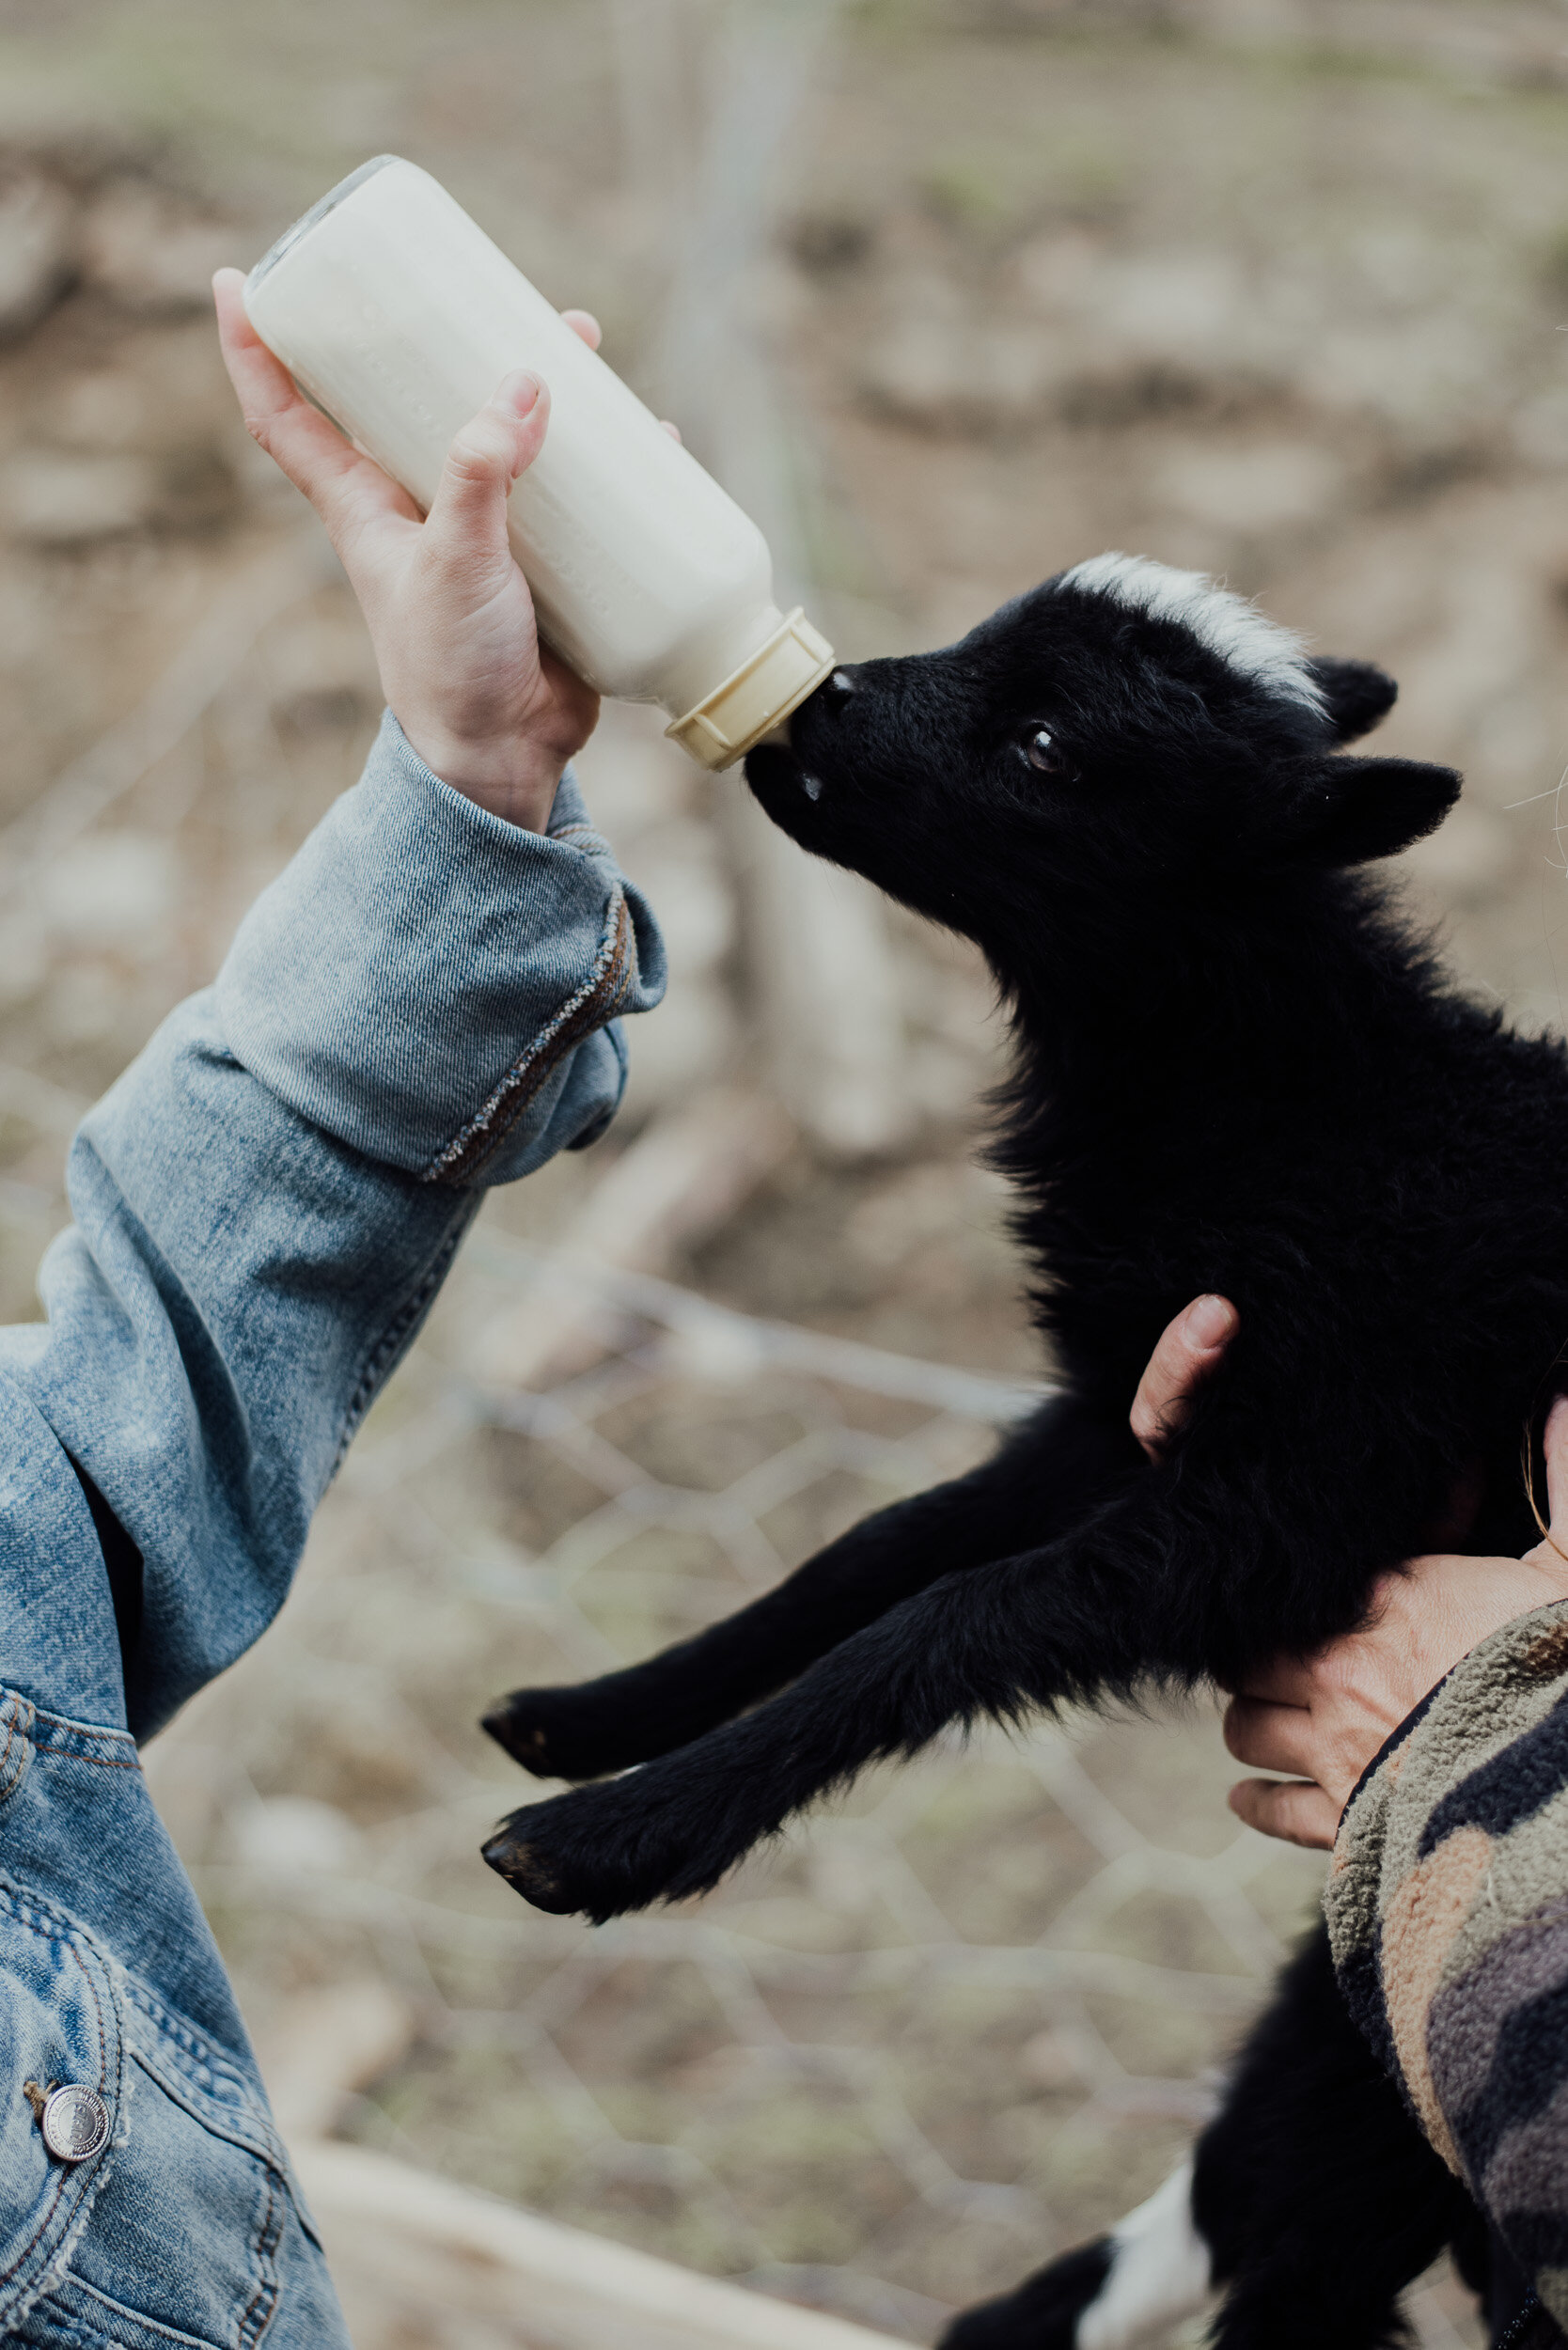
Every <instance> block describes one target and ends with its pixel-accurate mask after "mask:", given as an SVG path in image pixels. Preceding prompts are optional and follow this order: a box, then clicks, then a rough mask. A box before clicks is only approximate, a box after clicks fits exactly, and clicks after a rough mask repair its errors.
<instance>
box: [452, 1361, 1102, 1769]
mask: <svg viewBox="0 0 1568 2350" xmlns="http://www.w3.org/2000/svg"><path fill="white" fill-rule="evenodd" d="M1141 1467H1142V1460H1141V1456H1140V1454H1139V1453H1138V1450H1137V1446H1136V1445H1135V1444H1134V1443H1133V1440H1132V1436H1131V1434H1130V1433H1129V1431H1128V1428H1127V1425H1126V1422H1125V1420H1124V1419H1123V1418H1121V1415H1120V1414H1117V1415H1106V1414H1105V1413H1100V1412H1096V1411H1093V1410H1091V1409H1090V1406H1089V1405H1087V1404H1085V1403H1081V1402H1078V1400H1077V1399H1076V1398H1075V1397H1072V1396H1058V1397H1054V1398H1053V1399H1052V1400H1051V1402H1048V1403H1046V1404H1044V1405H1043V1407H1042V1408H1041V1409H1040V1410H1039V1411H1037V1412H1035V1413H1033V1414H1032V1415H1031V1416H1030V1418H1028V1419H1027V1420H1026V1421H1025V1422H1024V1424H1023V1425H1022V1426H1021V1427H1019V1428H1017V1429H1015V1430H1013V1432H1012V1433H1011V1435H1010V1436H1009V1437H1008V1439H1007V1441H1006V1442H1005V1443H1004V1444H1003V1445H1002V1446H1001V1447H1000V1448H999V1449H998V1450H997V1451H996V1453H995V1454H994V1455H993V1457H992V1458H991V1459H990V1460H989V1461H986V1462H983V1463H982V1464H981V1465H980V1467H978V1468H975V1469H971V1470H970V1471H969V1473H968V1474H967V1475H966V1476H964V1477H958V1478H954V1479H952V1480H950V1481H949V1482H948V1483H946V1484H943V1485H936V1486H933V1488H932V1489H931V1491H930V1492H929V1493H923V1494H915V1495H912V1496H910V1497H909V1499H907V1500H905V1501H896V1502H894V1503H893V1504H892V1505H891V1506H890V1507H889V1508H887V1509H886V1510H878V1511H877V1512H874V1513H873V1515H871V1516H870V1517H869V1518H863V1519H862V1520H861V1521H860V1524H859V1525H858V1526H852V1527H851V1528H850V1529H849V1531H848V1532H847V1533H845V1534H841V1535H840V1536H839V1539H838V1540H837V1541H836V1542H832V1543H828V1544H827V1545H826V1547H825V1548H824V1549H823V1550H820V1551H819V1552H818V1553H817V1554H816V1556H815V1558H812V1559H808V1560H807V1561H806V1563H805V1564H804V1566H801V1567H797V1568H796V1570H795V1572H794V1573H793V1574H792V1575H789V1576H787V1577H786V1578H785V1580H784V1581H783V1582H782V1583H780V1584H778V1585H777V1586H776V1588H775V1589H774V1590H771V1591H764V1592H763V1593H762V1595H761V1596H760V1598H759V1599H755V1600H753V1601H752V1602H751V1604H750V1606H746V1607H742V1608H740V1609H738V1610H737V1612H736V1613H735V1614H734V1615H732V1616H728V1617H726V1618H725V1620H724V1622H722V1623H715V1624H710V1625H709V1626H708V1627H707V1629H706V1630H704V1631H702V1632H699V1633H698V1634H697V1635H696V1637H694V1638H692V1639H689V1640H682V1641H681V1642H679V1643H678V1644H677V1645H676V1646H675V1647H673V1648H668V1649H666V1650H665V1651H664V1652H663V1653H662V1654H660V1655H657V1656H651V1657H648V1658H647V1659H646V1660H645V1661H644V1662H643V1663H641V1664H638V1665H630V1666H628V1667H626V1669H624V1670H623V1671H620V1672H613V1673H605V1674H604V1676H603V1677H602V1678H601V1679H599V1680H597V1681H587V1682H582V1683H578V1684H569V1685H567V1686H565V1687H561V1688H543V1689H517V1690H514V1691H513V1693H512V1694H511V1696H510V1697H508V1698H502V1699H500V1700H497V1702H496V1703H495V1705H494V1706H493V1707H492V1709H491V1711H490V1712H489V1713H488V1714H487V1715H486V1716H485V1717H484V1727H485V1729H486V1730H487V1731H489V1732H490V1734H491V1736H492V1737H493V1738H494V1740H495V1741H496V1742H497V1744H498V1745H500V1746H503V1747H505V1748H506V1750H507V1752H508V1753H509V1754H510V1755H511V1756H512V1757H513V1758H514V1759H515V1760H516V1761H517V1762H519V1763H522V1765H523V1767H524V1769H525V1770H526V1771H531V1772H532V1773H533V1774H534V1776H535V1777H536V1778H601V1777H602V1776H604V1774H605V1773H606V1772H609V1771H622V1770H625V1769H626V1768H627V1767H628V1765H630V1764H631V1763H646V1762H648V1761H650V1760H651V1758H652V1757H653V1756H655V1755H661V1754H669V1753H672V1752H673V1751H674V1749H675V1748H676V1747H684V1746H688V1745H689V1744H690V1743H691V1741H692V1740H693V1739H694V1738H699V1737H701V1736H702V1734H703V1732H704V1731H709V1730H713V1729H714V1728H716V1727H717V1725H718V1724H719V1723H720V1722H727V1721H729V1720H731V1719H732V1718H733V1716H735V1715H737V1714H739V1713H740V1712H741V1711H742V1710H743V1709H744V1708H745V1706H748V1705H755V1704H756V1703H757V1702H758V1700H760V1699H761V1698H766V1697H771V1696H772V1695H773V1693H774V1691H775V1690H776V1689H781V1688H782V1687H783V1686H784V1684H786V1682H789V1681H792V1680H793V1679H794V1677H795V1675H796V1674H797V1673H801V1672H804V1671H805V1670H806V1669H807V1667H808V1665H811V1664H813V1663H814V1662H815V1661H816V1659H817V1658H818V1657H819V1656H822V1655H824V1654H825V1653H826V1652H827V1651H828V1650H829V1649H832V1648H836V1647H837V1646H838V1644H839V1641H840V1640H845V1639H848V1638H850V1637H852V1636H853V1635H854V1634H855V1633H857V1632H859V1631H862V1630H863V1629H864V1627H865V1626H866V1625H867V1624H869V1623H873V1622H875V1621H876V1620H877V1618H878V1617H879V1616H882V1615H884V1614H885V1613H886V1610H887V1609H888V1608H889V1607H891V1606H895V1605H896V1604H897V1603H898V1602H899V1601H900V1600H903V1599H908V1598H910V1597H911V1596H912V1595H913V1594H914V1593H916V1592H917V1591H920V1590H925V1589H926V1588H927V1587H928V1586H929V1585H930V1584H932V1583H933V1582H935V1581H936V1580H937V1578H938V1577H939V1576H941V1575H949V1574H951V1573H952V1572H954V1571H955V1570H956V1569H959V1568H971V1567H976V1566H982V1565H984V1564H985V1562H986V1561H987V1560H988V1559H1005V1558H1008V1557H1010V1556H1011V1554H1012V1553H1014V1552H1017V1551H1022V1550H1026V1549H1028V1548H1033V1547H1038V1546H1039V1545H1040V1544H1041V1543H1047V1542H1050V1541H1053V1540H1054V1539H1055V1538H1056V1537H1057V1536H1058V1535H1059V1534H1062V1533H1065V1532H1066V1531H1067V1529H1068V1528H1070V1527H1072V1526H1074V1525H1076V1524H1077V1523H1078V1521H1079V1520H1080V1519H1081V1518H1083V1517H1084V1516H1085V1515H1086V1514H1087V1513H1088V1512H1090V1510H1092V1509H1093V1508H1094V1507H1095V1506H1096V1505H1097V1504H1098V1503H1100V1502H1102V1501H1105V1500H1106V1499H1108V1498H1109V1497H1110V1496H1112V1495H1113V1494H1115V1493H1117V1492H1119V1491H1121V1489H1122V1488H1123V1487H1124V1486H1125V1485H1126V1483H1127V1481H1129V1479H1130V1478H1133V1477H1136V1476H1137V1474H1138V1473H1139V1470H1140V1469H1141Z"/></svg>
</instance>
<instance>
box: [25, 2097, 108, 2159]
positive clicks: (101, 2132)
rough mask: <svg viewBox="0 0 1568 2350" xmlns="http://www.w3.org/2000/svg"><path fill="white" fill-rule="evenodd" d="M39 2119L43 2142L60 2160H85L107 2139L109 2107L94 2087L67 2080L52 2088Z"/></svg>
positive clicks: (106, 2141) (99, 2148) (100, 2147)
mask: <svg viewBox="0 0 1568 2350" xmlns="http://www.w3.org/2000/svg"><path fill="white" fill-rule="evenodd" d="M39 2126H40V2127H41V2129H42V2131H43V2142H44V2144H45V2145H46V2146H47V2147H48V2149H49V2151H50V2153H51V2154H53V2155H54V2156H55V2159H56V2160H57V2161H59V2162H86V2161H88V2160H89V2159H90V2157H91V2156H92V2155H94V2154H98V2153H100V2152H101V2151H102V2148H103V2147H104V2146H106V2145H107V2144H108V2142H109V2108H108V2107H107V2106H106V2105H105V2104H104V2102H103V2100H102V2097H101V2096H100V2095H99V2093H98V2092H97V2090H96V2089H83V2088H80V2087H77V2086H75V2085H73V2084H72V2083H71V2082H67V2084H66V2085H65V2087H64V2088H61V2089H55V2090H52V2091H51V2092H50V2094H49V2095H48V2096H47V2097H46V2098H45V2099H44V2105H43V2111H42V2113H41V2114H40V2115H39Z"/></svg>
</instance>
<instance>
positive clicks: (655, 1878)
mask: <svg viewBox="0 0 1568 2350" xmlns="http://www.w3.org/2000/svg"><path fill="white" fill-rule="evenodd" d="M638 1776H639V1777H640V1774H639V1775H638ZM635 1788H636V1781H635V1779H634V1780H628V1781H625V1782H622V1781H620V1780H619V1779H618V1780H615V1781H613V1782H612V1783H611V1784H610V1785H609V1786H606V1787H574V1788H573V1789H572V1793H571V1794H567V1795H553V1796H552V1797H551V1798H550V1800H549V1801H548V1802H547V1803H531V1804H528V1805H527V1806H525V1809H524V1810H521V1811H514V1812H513V1813H512V1814H511V1817H510V1819H507V1820H503V1821H502V1823H501V1825H500V1826H499V1827H498V1828H497V1829H496V1831H495V1833H494V1836H493V1837H492V1838H491V1839H490V1841H489V1842H488V1843H487V1844H486V1845H485V1847H484V1857H485V1859H486V1860H487V1861H488V1862H489V1863H490V1866H491V1867H492V1868H493V1869H494V1871H495V1872H496V1873H497V1875H499V1876H504V1877H505V1878H506V1880H507V1883H508V1884H509V1885H510V1886H512V1887H514V1888H515V1889H516V1890H517V1891H518V1892H519V1893H521V1894H522V1896H523V1899H524V1900H525V1902H531V1903H532V1904H533V1906H534V1907H535V1908H536V1909H545V1910H548V1911H550V1912H551V1914H552V1915H553V1916H555V1917H566V1916H569V1915H570V1914H572V1912H573V1911H576V1912H580V1913H581V1915H582V1916H583V1917H585V1918H590V1919H592V1920H593V1922H594V1924H595V1925H603V1924H604V1920H605V1919H607V1918H619V1917H620V1916H621V1914H622V1913H623V1912H624V1911H626V1910H628V1909H646V1908H647V1906H648V1904H649V1903H650V1902H656V1901H658V1900H659V1899H660V1897H661V1895H663V1894H664V1893H665V1892H666V1890H667V1888H668V1881H669V1875H670V1873H671V1871H672V1869H673V1867H674V1865H675V1863H674V1856H673V1855H668V1854H665V1853H664V1852H663V1851H662V1848H661V1843H660V1840H659V1838H658V1835H657V1829H656V1825H655V1823H653V1822H652V1821H651V1820H650V1819H648V1818H646V1817H642V1818H639V1816H638V1814H637V1810H636V1801H637V1794H640V1793H641V1790H640V1788H638V1789H636V1793H635V1794H634V1792H633V1791H634V1789H635Z"/></svg>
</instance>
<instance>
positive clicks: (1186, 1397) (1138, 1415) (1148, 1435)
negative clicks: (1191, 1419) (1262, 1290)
mask: <svg viewBox="0 0 1568 2350" xmlns="http://www.w3.org/2000/svg"><path fill="white" fill-rule="evenodd" d="M1239 1327H1240V1316H1239V1315H1238V1314H1237V1312H1236V1309H1235V1308H1234V1306H1232V1305H1231V1301H1230V1299H1229V1298H1226V1297H1195V1298H1194V1299H1193V1301H1192V1304H1191V1305H1190V1306H1187V1307H1185V1308H1184V1309H1183V1311H1182V1312H1181V1313H1179V1314H1178V1315H1177V1316H1176V1319H1175V1321H1174V1322H1172V1323H1170V1324H1168V1325H1167V1328H1166V1331H1165V1334H1164V1336H1163V1337H1162V1338H1161V1340H1160V1342H1159V1344H1158V1345H1157V1346H1156V1347H1155V1349H1154V1352H1153V1354H1152V1355H1151V1356H1150V1358H1149V1367H1148V1369H1147V1370H1146V1371H1145V1372H1144V1374H1143V1376H1142V1378H1141V1379H1140V1380H1139V1381H1138V1383H1137V1395H1136V1396H1135V1397H1134V1398H1133V1410H1132V1425H1133V1434H1134V1435H1135V1436H1136V1437H1137V1440H1138V1442H1139V1444H1140V1445H1141V1446H1142V1447H1143V1449H1144V1450H1145V1452H1147V1453H1148V1455H1149V1458H1150V1459H1151V1460H1152V1461H1157V1460H1158V1459H1159V1457H1160V1452H1161V1449H1162V1448H1163V1447H1164V1445H1165V1442H1166V1439H1167V1437H1168V1435H1170V1434H1171V1433H1172V1431H1173V1430H1175V1429H1177V1428H1179V1427H1180V1426H1181V1424H1182V1421H1183V1420H1184V1418H1185V1417H1186V1412H1187V1407H1188V1405H1189V1404H1190V1403H1191V1401H1192V1396H1193V1391H1194V1389H1195V1388H1196V1387H1200V1385H1201V1383H1202V1381H1203V1380H1204V1379H1205V1378H1207V1376H1208V1375H1209V1373H1210V1372H1211V1371H1213V1370H1215V1367H1216V1366H1217V1364H1218V1362H1219V1360H1220V1357H1221V1355H1223V1354H1224V1352H1225V1350H1226V1348H1227V1347H1228V1346H1229V1345H1230V1343H1231V1340H1232V1339H1233V1338H1234V1336H1235V1334H1236V1331H1237V1330H1238V1328H1239Z"/></svg>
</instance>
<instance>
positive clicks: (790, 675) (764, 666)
mask: <svg viewBox="0 0 1568 2350" xmlns="http://www.w3.org/2000/svg"><path fill="white" fill-rule="evenodd" d="M837 658H838V656H837V655H836V653H835V652H834V650H833V648H832V646H831V645H830V644H829V643H828V641H827V638H826V637H825V636H824V635H823V634H822V632H821V631H820V630H819V629H814V628H813V627H812V625H811V623H810V621H809V620H808V619H807V617H806V613H805V610H804V608H803V607H802V606H801V605H799V604H797V605H796V606H795V608H794V610H793V611H792V613H791V614H790V615H789V616H788V618H787V619H783V620H781V621H780V622H779V624H778V626H777V627H776V629H775V630H774V633H773V635H771V636H770V637H769V638H768V640H767V642H766V643H765V644H763V645H760V646H759V647H758V649H757V650H756V651H755V652H754V653H753V654H752V655H751V657H750V659H749V660H746V661H743V662H742V664H741V666H740V667H739V668H738V669H736V670H734V671H732V673H731V674H730V675H729V677H727V678H726V679H725V681H724V683H723V684H722V685H716V686H715V687H714V688H713V692H712V693H711V694H709V695H707V696H706V697H704V699H703V700H701V701H699V702H698V705H697V707H696V709H695V710H688V711H687V713H686V714H685V716H684V717H683V718H677V719H676V721H675V723H674V725H673V726H668V727H666V729H665V732H666V734H667V735H668V736H669V738H670V740H671V741H672V742H675V743H679V744H680V745H681V747H682V750H683V751H689V752H690V753H691V755H692V757H693V758H694V759H695V760H698V762H699V763H700V764H701V765H702V766H704V767H713V768H718V767H732V766H733V765H734V763H735V761H736V760H738V759H741V758H744V756H745V753H746V752H747V751H749V750H750V748H751V746H752V744H754V743H758V742H760V740H761V738H762V736H763V735H764V734H767V733H769V732H770V731H771V730H772V729H773V728H775V727H776V726H778V725H780V724H781V723H782V721H783V720H784V719H786V718H787V717H788V716H789V714H790V713H791V711H792V710H798V709H799V707H800V705H801V703H802V702H803V701H804V700H805V699H806V697H807V695H808V694H809V693H812V692H814V691H815V689H816V688H817V687H818V686H819V685H820V684H821V683H822V682H823V678H824V677H827V676H828V675H829V674H830V672H831V671H832V668H833V665H834V662H835V661H836V659H837Z"/></svg>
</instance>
